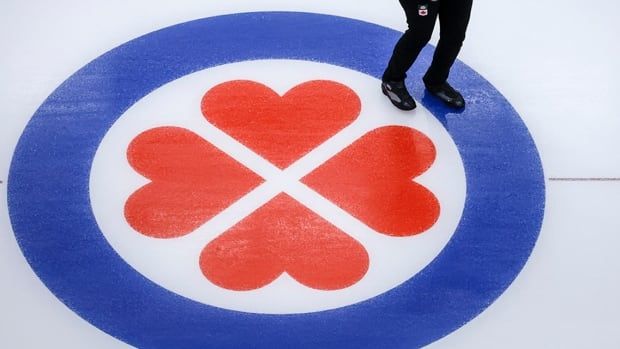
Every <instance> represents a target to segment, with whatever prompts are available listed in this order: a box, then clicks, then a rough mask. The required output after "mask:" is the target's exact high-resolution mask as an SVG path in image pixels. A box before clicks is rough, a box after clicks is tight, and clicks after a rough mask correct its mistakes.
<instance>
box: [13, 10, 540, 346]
mask: <svg viewBox="0 0 620 349" xmlns="http://www.w3.org/2000/svg"><path fill="white" fill-rule="evenodd" d="M399 35H400V34H399V33H398V32H396V31H394V30H391V29H387V28H384V27H381V26H377V25H374V24H370V23H366V22H361V21H357V20H352V19H347V18H340V17H333V16H327V15H319V14H307V13H290V12H287V13H280V12H268V13H246V14H236V15H228V16H221V17H214V18H208V19H203V20H198V21H193V22H189V23H185V24H180V25H177V26H173V27H170V28H167V29H163V30H160V31H157V32H154V33H152V34H148V35H146V36H144V37H141V38H138V39H135V40H133V41H131V42H129V43H127V44H125V45H123V46H121V47H119V48H116V49H114V50H112V51H110V52H108V53H106V54H104V55H103V56H101V57H99V58H98V59H96V60H95V61H93V62H91V63H90V64H88V65H87V66H85V67H84V68H83V69H81V70H80V71H78V72H77V73H76V74H74V75H73V76H72V77H70V78H69V79H68V80H67V81H65V83H63V84H62V85H61V86H60V87H59V88H58V89H57V90H56V91H55V92H54V93H53V94H52V95H51V96H50V97H49V98H48V99H47V100H46V101H45V102H44V104H43V105H42V106H41V107H40V108H39V109H38V111H37V112H36V114H35V115H34V116H33V118H32V120H31V121H30V123H29V124H28V125H27V127H26V129H25V131H24V133H23V135H22V137H21V139H20V141H19V143H18V145H17V148H16V151H15V154H14V158H13V162H12V165H11V171H10V177H9V184H8V185H9V188H8V190H9V193H8V200H9V211H10V217H11V222H12V225H13V230H14V232H15V234H16V237H17V239H18V242H19V244H20V247H21V249H22V251H23V253H24V255H25V256H26V258H27V260H28V262H29V263H30V265H31V266H32V267H33V269H34V270H35V272H36V273H37V275H38V276H39V277H40V278H41V280H42V281H43V282H44V283H45V284H46V286H47V287H48V288H49V289H50V290H51V291H52V292H53V293H54V294H55V295H56V296H57V297H58V298H59V299H61V300H62V301H63V302H64V303H65V304H66V305H67V306H68V307H70V308H71V309H72V310H73V311H75V312H76V313H77V314H79V315H80V316H82V317H83V318H84V319H86V320H87V321H89V322H90V323H92V324H93V325H95V326H97V327H98V328H100V329H101V330H103V331H106V332H107V333H109V334H111V335H113V336H115V337H116V338H118V339H120V340H123V341H125V342H127V343H129V344H131V345H134V346H136V347H140V348H205V347H212V348H233V347H234V348H239V347H254V348H282V347H296V348H343V347H351V348H394V347H402V346H408V347H419V346H423V345H426V344H428V343H431V342H433V341H435V340H437V339H439V338H441V337H443V336H445V335H447V334H448V333H450V332H452V331H454V330H456V329H457V328H459V327H460V326H462V325H463V324H465V323H467V322H468V321H469V320H471V319H472V318H474V317H475V316H476V315H478V314H479V313H480V312H481V311H483V310H484V309H485V308H486V307H488V306H489V304H491V303H492V302H493V301H494V300H495V299H496V298H497V297H499V295H501V293H502V292H503V291H504V290H505V289H506V288H507V287H508V286H509V285H510V283H511V282H512V281H513V280H514V278H515V277H516V276H517V275H518V273H519V271H520V270H521V268H522V267H523V265H524V264H525V263H526V261H527V259H528V257H529V254H530V252H531V250H532V248H533V246H534V244H535V242H536V239H537V237H538V233H539V230H540V225H541V221H542V216H543V210H544V195H545V188H544V179H543V178H544V177H543V173H542V166H541V163H540V159H539V157H538V152H537V150H536V147H535V145H534V143H533V140H532V139H531V136H530V134H529V132H528V131H527V128H526V126H525V125H524V124H523V122H522V121H521V119H520V117H519V115H518V114H517V113H516V112H515V111H514V109H513V108H512V107H511V106H510V104H509V103H508V102H507V101H506V100H505V98H504V97H503V96H502V95H501V94H500V93H499V92H498V91H497V90H496V89H494V88H493V86H491V85H490V84H489V83H488V82H487V81H485V80H484V79H483V78H482V77H480V76H479V75H478V74H476V73H475V72H474V71H473V70H471V69H470V68H468V67H467V66H465V65H463V64H462V63H457V64H456V65H455V66H454V68H453V74H452V75H453V77H454V78H453V79H452V81H453V83H454V85H456V86H460V87H461V89H462V92H463V93H464V95H465V97H466V98H467V100H468V101H469V104H468V107H467V108H466V109H465V110H464V111H463V112H462V113H460V114H455V113H451V111H450V110H448V109H447V108H445V107H443V106H442V105H440V104H439V103H438V102H437V101H435V100H433V99H432V98H430V97H428V96H425V95H424V94H423V91H422V90H421V89H420V87H419V86H418V85H415V86H410V88H411V91H412V93H413V95H414V97H416V99H418V100H421V102H422V104H424V106H425V107H426V108H427V109H428V110H429V111H430V112H431V113H432V114H433V115H434V116H435V117H436V118H437V120H439V122H441V123H442V124H443V125H444V127H445V128H446V130H447V132H448V133H449V134H450V136H451V137H452V139H453V140H454V143H455V144H456V147H457V148H458V151H459V153H460V156H461V158H462V161H463V165H464V169H465V175H466V181H467V193H466V194H467V195H466V200H465V204H464V209H463V213H462V217H461V220H460V222H459V224H458V227H457V228H456V231H455V232H454V234H453V236H452V238H451V239H450V241H449V242H448V243H447V245H446V246H445V248H443V250H442V251H441V252H440V253H439V255H438V256H437V257H436V258H435V259H434V260H433V261H432V262H431V263H430V264H428V265H427V266H426V267H425V268H424V269H423V270H421V271H420V272H419V273H417V274H416V275H415V276H414V277H412V278H410V279H409V280H407V281H405V282H404V283H402V284H400V285H399V286H397V287H395V288H393V289H391V290H389V291H387V292H385V293H382V294H380V295H378V296H376V297H373V298H370V299H368V300H366V301H362V302H359V303H356V304H353V305H349V306H345V307H340V308H336V309H331V310H326V311H319V312H312V313H304V314H288V315H274V314H269V315H267V314H257V313H247V312H238V311H232V310H225V309H222V308H218V307H214V306H210V305H206V304H203V303H200V302H196V301H194V300H190V299H188V298H185V297H182V296H179V295H177V294H175V293H173V292H170V291H168V290H167V289H165V288H163V287H161V286H159V285H157V284H155V283H154V282H152V281H150V280H149V279H147V278H145V277H144V276H142V275H141V274H140V273H138V272H136V270H134V269H133V268H132V267H131V266H130V265H129V264H127V263H126V262H125V261H124V260H123V259H122V258H120V257H119V255H118V254H117V252H116V251H115V250H114V249H113V248H112V247H111V246H110V244H109V243H108V241H107V240H106V238H105V237H104V235H103V234H102V232H101V230H100V228H99V226H98V224H97V221H96V219H95V216H94V214H93V210H92V207H91V204H90V194H89V181H90V173H91V167H92V165H93V159H94V158H95V154H96V152H97V149H98V148H99V145H100V143H101V142H102V140H103V138H104V136H105V135H106V133H107V132H108V130H110V128H111V127H112V126H113V125H114V124H115V122H116V121H117V120H118V118H119V117H121V115H123V113H125V112H126V111H127V110H128V109H129V108H130V107H131V106H133V105H134V104H136V102H138V101H139V100H141V99H142V98H143V97H144V96H146V95H147V94H149V93H150V92H152V91H154V90H156V89H158V88H159V87H161V86H163V85H165V84H167V83H169V82H171V81H173V80H176V79H179V78H181V77H183V76H186V75H188V74H191V73H194V72H198V71H201V70H204V69H208V68H212V67H216V66H221V65H224V64H228V63H233V62H243V61H250V60H259V59H265V60H268V59H292V60H306V61H314V62H323V63H327V64H331V65H334V66H340V67H346V68H349V69H351V70H355V71H358V72H361V73H364V74H367V75H369V76H371V77H375V78H379V77H380V76H381V73H382V70H383V65H384V64H385V62H386V61H387V59H388V57H389V55H390V53H391V49H392V45H393V43H394V42H395V41H396V40H397V39H398V36H399ZM430 58H431V52H430V51H428V50H426V51H424V52H423V53H422V55H421V56H420V58H419V64H417V67H420V66H425V65H426V64H428V62H429V60H430ZM416 69H419V68H416ZM419 75H421V72H420V71H414V72H412V73H411V76H419Z"/></svg>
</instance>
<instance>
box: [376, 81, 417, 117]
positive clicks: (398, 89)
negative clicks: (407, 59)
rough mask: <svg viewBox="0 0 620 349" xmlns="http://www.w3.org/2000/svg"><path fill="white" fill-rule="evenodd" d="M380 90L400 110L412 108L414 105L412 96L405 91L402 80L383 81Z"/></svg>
mask: <svg viewBox="0 0 620 349" xmlns="http://www.w3.org/2000/svg"><path fill="white" fill-rule="evenodd" d="M381 91H383V94H384V95H386V96H387V97H388V98H389V99H390V102H392V104H394V106H395V107H396V108H398V109H401V110H413V109H415V107H416V104H415V101H414V100H413V97H411V95H410V94H409V91H407V87H406V86H405V82H404V81H383V82H382V83H381Z"/></svg>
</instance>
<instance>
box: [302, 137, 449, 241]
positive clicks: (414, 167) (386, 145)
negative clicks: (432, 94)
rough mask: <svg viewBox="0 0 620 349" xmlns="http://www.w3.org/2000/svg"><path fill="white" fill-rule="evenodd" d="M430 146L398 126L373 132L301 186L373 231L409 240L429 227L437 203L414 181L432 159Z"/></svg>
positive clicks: (435, 214) (436, 211) (304, 181)
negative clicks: (409, 237)
mask: <svg viewBox="0 0 620 349" xmlns="http://www.w3.org/2000/svg"><path fill="white" fill-rule="evenodd" d="M435 156H436V151H435V146H434V145H433V142H432V141H431V140H430V139H429V138H428V137H426V136H425V135H424V134H422V133H421V132H419V131H416V130H414V129H411V128H408V127H402V126H389V127H382V128H379V129H375V130H373V131H371V132H369V133H368V134H366V135H364V136H363V137H362V138H360V139H359V140H357V141H356V142H355V143H353V144H352V145H350V146H349V147H347V148H346V149H344V150H343V151H342V152H340V153H339V154H337V155H336V156H335V157H333V158H331V159H330V160H329V161H327V162H326V163H324V164H323V165H321V166H320V167H319V168H318V169H316V170H315V171H314V172H312V173H310V174H309V175H308V176H306V177H305V178H304V179H303V180H302V182H303V183H305V184H306V185H308V186H309V187H311V188H312V189H314V190H316V191H317V192H318V193H320V194H321V195H323V196H324V197H325V198H327V199H329V200H331V201H332V202H334V203H335V204H337V205H338V206H340V207H341V208H343V209H344V210H346V211H348V212H349V213H351V214H352V215H353V216H355V217H357V218H358V219H360V220H361V221H362V222H364V223H366V224H367V225H368V226H369V227H371V228H373V229H375V230H376V231H378V232H380V233H383V234H386V235H391V236H411V235H415V234H419V233H422V232H424V231H426V230H428V229H429V228H430V227H432V226H433V225H434V224H435V222H436V221H437V219H438V218H439V210H440V208H439V201H438V200H437V198H436V197H435V195H433V193H432V192H430V191H429V190H428V189H426V188H425V187H423V186H421V185H420V184H417V183H415V182H413V178H415V177H417V176H419V175H421V174H422V173H424V172H425V171H426V170H427V169H428V168H429V167H430V166H431V165H432V164H433V162H434V161H435Z"/></svg>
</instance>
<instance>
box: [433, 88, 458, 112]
mask: <svg viewBox="0 0 620 349" xmlns="http://www.w3.org/2000/svg"><path fill="white" fill-rule="evenodd" d="M426 90H427V91H428V92H429V93H430V94H431V95H433V96H435V98H437V99H439V100H440V101H442V102H443V103H444V104H445V105H447V106H448V107H450V108H453V109H463V108H465V103H463V104H460V103H459V104H455V103H452V102H450V101H448V99H447V98H444V97H442V96H441V95H440V94H439V93H435V92H433V91H432V90H431V89H429V88H428V87H426Z"/></svg>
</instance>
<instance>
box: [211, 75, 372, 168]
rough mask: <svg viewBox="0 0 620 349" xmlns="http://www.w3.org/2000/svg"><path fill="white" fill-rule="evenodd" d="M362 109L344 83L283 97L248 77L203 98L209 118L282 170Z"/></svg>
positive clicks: (301, 88)
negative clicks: (249, 79) (247, 79)
mask: <svg viewBox="0 0 620 349" xmlns="http://www.w3.org/2000/svg"><path fill="white" fill-rule="evenodd" d="M360 110H361V102H360V99H359V97H358V96H357V94H356V93H355V92H354V91H353V90H351V89H350V88H348V87H347V86H345V85H342V84H339V83H336V82H333V81H324V80H316V81H309V82H305V83H303V84H300V85H298V86H296V87H294V88H292V89H291V90H289V91H288V92H287V93H286V94H284V96H281V97H280V96H279V95H278V94H277V93H276V92H275V91H273V90H272V89H270V88H269V87H267V86H265V85H263V84H260V83H257V82H253V81H246V80H238V81H231V82H225V83H223V84H220V85H218V86H215V87H214V88H212V89H211V90H209V91H208V92H207V93H206V94H205V96H204V98H203V100H202V113H203V115H204V116H205V118H206V119H207V120H209V121H210V122H211V123H212V124H213V125H215V126H217V127H218V128H219V129H221V130H222V131H224V132H226V133H228V134H229V135H230V136H232V137H234V138H235V139H237V140H238V141H239V142H241V143H243V144H244V145H246V146H247V147H249V148H250V149H252V150H253V151H254V152H256V153H257V154H259V155H261V156H263V157H264V158H266V159H267V160H269V161H271V162H272V163H273V164H275V165H276V166H278V167H280V168H286V167H288V166H289V165H290V164H292V163H293V162H295V161H297V160H298V159H299V158H300V157H302V156H303V155H305V154H307V153H308V152H310V151H311V150H312V149H314V148H316V147H317V146H318V145H319V144H321V143H323V142H325V141H326V140H327V139H329V138H330V137H332V136H333V135H335V134H336V133H338V131H340V130H342V129H343V128H344V127H346V126H347V125H349V124H350V123H351V122H353V120H355V118H357V116H358V115H359V113H360Z"/></svg>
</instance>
